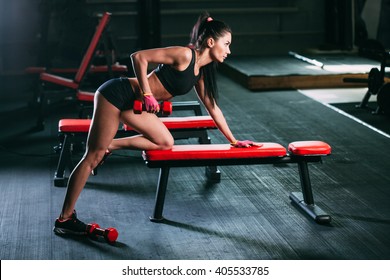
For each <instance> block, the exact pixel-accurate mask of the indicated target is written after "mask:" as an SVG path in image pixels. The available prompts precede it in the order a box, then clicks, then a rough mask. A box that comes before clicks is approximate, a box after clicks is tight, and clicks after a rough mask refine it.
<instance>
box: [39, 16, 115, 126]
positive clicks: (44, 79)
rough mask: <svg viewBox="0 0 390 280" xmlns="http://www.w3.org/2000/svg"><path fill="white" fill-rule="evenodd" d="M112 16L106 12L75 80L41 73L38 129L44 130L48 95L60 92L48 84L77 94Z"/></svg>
mask: <svg viewBox="0 0 390 280" xmlns="http://www.w3.org/2000/svg"><path fill="white" fill-rule="evenodd" d="M110 17H111V14H110V13H108V12H105V13H104V14H103V16H102V18H101V20H100V22H99V24H98V26H97V28H96V31H95V34H94V35H93V38H92V40H91V42H90V44H89V46H88V49H87V51H86V53H85V54H84V57H83V60H82V61H81V64H80V66H79V68H78V70H77V72H76V74H75V77H74V78H73V79H69V78H65V77H62V76H59V75H55V74H50V73H45V72H44V73H41V74H40V76H39V83H38V87H37V90H36V92H35V97H34V99H35V102H36V105H37V111H38V120H37V129H39V130H42V129H43V128H44V116H45V112H46V105H47V104H46V103H48V102H47V100H46V93H47V92H52V93H53V94H54V93H57V95H58V90H54V91H53V90H48V89H47V86H46V84H52V85H56V86H59V87H60V88H61V89H63V90H64V89H65V90H68V91H70V92H71V93H74V94H76V92H77V91H78V89H79V88H80V85H81V82H82V80H83V79H84V77H85V75H86V73H87V71H88V69H89V68H90V65H91V61H92V59H93V56H94V54H95V50H96V47H97V45H98V43H99V41H100V38H101V36H102V34H103V32H104V30H105V29H106V27H107V24H108V22H109V20H110Z"/></svg>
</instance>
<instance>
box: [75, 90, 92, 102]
mask: <svg viewBox="0 0 390 280" xmlns="http://www.w3.org/2000/svg"><path fill="white" fill-rule="evenodd" d="M76 96H77V99H78V100H79V101H87V102H93V101H94V99H95V93H94V92H92V91H81V90H79V91H77V94H76Z"/></svg>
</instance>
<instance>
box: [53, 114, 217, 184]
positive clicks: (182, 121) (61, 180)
mask: <svg viewBox="0 0 390 280" xmlns="http://www.w3.org/2000/svg"><path fill="white" fill-rule="evenodd" d="M160 119H161V120H162V122H163V123H164V124H165V126H166V127H167V128H168V129H169V130H170V132H171V133H172V136H173V137H174V138H175V139H188V138H198V139H199V143H200V144H210V142H211V141H210V138H209V136H208V133H207V130H209V129H216V128H217V127H216V125H215V123H214V121H213V119H212V118H211V117H210V116H191V117H169V118H160ZM90 125H91V120H90V119H62V120H60V121H59V123H58V131H59V138H60V145H59V147H58V150H59V151H60V157H59V160H58V164H57V170H56V172H55V174H54V185H55V186H57V187H62V186H64V185H65V184H66V179H65V176H64V175H65V169H66V168H67V167H68V168H69V169H70V170H72V169H73V168H74V166H73V163H72V152H73V150H74V147H73V146H74V144H75V142H76V140H77V139H81V141H82V140H84V141H85V139H86V138H87V135H88V131H89V127H90ZM136 134H138V132H136V131H135V130H134V129H133V128H132V127H129V126H127V125H123V128H120V129H118V132H117V134H116V136H115V137H125V136H132V135H136ZM76 138H77V139H76ZM206 174H207V176H212V177H213V178H214V180H219V178H220V173H219V170H217V167H216V166H208V167H207V168H206Z"/></svg>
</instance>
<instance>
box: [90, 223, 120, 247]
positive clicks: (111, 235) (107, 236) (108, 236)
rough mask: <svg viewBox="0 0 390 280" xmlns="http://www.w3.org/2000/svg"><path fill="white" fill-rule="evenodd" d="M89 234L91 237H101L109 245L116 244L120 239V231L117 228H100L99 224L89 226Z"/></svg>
mask: <svg viewBox="0 0 390 280" xmlns="http://www.w3.org/2000/svg"><path fill="white" fill-rule="evenodd" d="M87 233H88V235H89V236H90V237H95V238H96V237H98V236H101V237H103V238H104V240H106V241H107V242H108V243H114V242H115V241H116V240H117V238H118V231H117V230H116V229H115V228H106V229H104V228H100V226H99V225H98V224H88V225H87Z"/></svg>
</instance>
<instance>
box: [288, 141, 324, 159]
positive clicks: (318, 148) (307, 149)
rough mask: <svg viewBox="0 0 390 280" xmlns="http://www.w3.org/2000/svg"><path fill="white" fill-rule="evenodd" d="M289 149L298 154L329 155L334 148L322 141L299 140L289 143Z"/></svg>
mask: <svg viewBox="0 0 390 280" xmlns="http://www.w3.org/2000/svg"><path fill="white" fill-rule="evenodd" d="M288 151H289V152H290V153H291V154H293V155H296V156H315V155H329V154H330V153H331V152H332V148H331V147H330V146H329V145H328V144H327V143H325V142H322V141H297V142H292V143H290V144H289V145H288Z"/></svg>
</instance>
